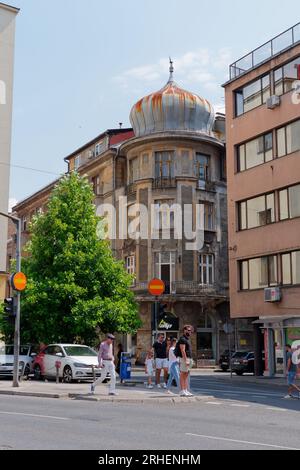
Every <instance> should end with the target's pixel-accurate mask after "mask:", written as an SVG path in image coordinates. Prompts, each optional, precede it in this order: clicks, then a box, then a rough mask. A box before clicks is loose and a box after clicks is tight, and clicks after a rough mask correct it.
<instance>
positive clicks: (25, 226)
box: [22, 215, 27, 232]
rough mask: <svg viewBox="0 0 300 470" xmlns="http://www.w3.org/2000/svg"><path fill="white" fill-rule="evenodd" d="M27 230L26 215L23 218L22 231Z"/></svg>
mask: <svg viewBox="0 0 300 470" xmlns="http://www.w3.org/2000/svg"><path fill="white" fill-rule="evenodd" d="M26 230H27V217H26V215H24V216H23V217H22V231H23V232H26Z"/></svg>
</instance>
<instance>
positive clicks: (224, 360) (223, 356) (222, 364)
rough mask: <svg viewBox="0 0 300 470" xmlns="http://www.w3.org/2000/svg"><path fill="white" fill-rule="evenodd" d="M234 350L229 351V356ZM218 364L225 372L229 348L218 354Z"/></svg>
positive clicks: (227, 364) (227, 365)
mask: <svg viewBox="0 0 300 470" xmlns="http://www.w3.org/2000/svg"><path fill="white" fill-rule="evenodd" d="M233 354H234V351H231V357H232V356H233ZM219 366H220V368H221V369H222V371H223V372H226V371H227V370H228V369H229V349H225V351H224V352H223V354H221V356H220V360H219Z"/></svg>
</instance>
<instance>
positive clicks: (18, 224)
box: [0, 212, 21, 387]
mask: <svg viewBox="0 0 300 470" xmlns="http://www.w3.org/2000/svg"><path fill="white" fill-rule="evenodd" d="M0 215H2V216H3V217H6V218H7V219H10V220H12V222H13V223H14V224H15V225H16V228H17V240H16V265H17V266H16V268H17V272H21V219H19V218H18V217H14V216H12V215H8V214H5V213H4V212H0ZM20 315H21V292H20V291H17V302H16V318H15V333H14V371H13V387H19V353H20Z"/></svg>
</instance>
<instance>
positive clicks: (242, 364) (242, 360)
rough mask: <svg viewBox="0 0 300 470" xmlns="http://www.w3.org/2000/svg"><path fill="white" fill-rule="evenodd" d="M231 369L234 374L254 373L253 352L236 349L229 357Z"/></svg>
mask: <svg viewBox="0 0 300 470" xmlns="http://www.w3.org/2000/svg"><path fill="white" fill-rule="evenodd" d="M231 366H232V371H233V372H235V373H236V375H243V374H244V373H245V372H249V373H253V374H254V352H252V351H237V352H235V353H234V354H233V356H232V359H231Z"/></svg>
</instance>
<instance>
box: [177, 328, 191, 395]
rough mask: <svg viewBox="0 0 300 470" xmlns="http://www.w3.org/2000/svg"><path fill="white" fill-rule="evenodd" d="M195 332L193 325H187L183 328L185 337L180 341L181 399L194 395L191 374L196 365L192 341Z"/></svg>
mask: <svg viewBox="0 0 300 470" xmlns="http://www.w3.org/2000/svg"><path fill="white" fill-rule="evenodd" d="M193 332H194V328H193V327H192V326H191V325H185V326H184V327H183V336H181V338H180V339H179V341H178V346H179V351H178V352H179V368H180V389H181V392H180V396H181V397H192V396H193V394H192V393H191V392H190V391H189V374H190V371H191V369H192V367H193V364H194V362H193V359H192V346H191V341H190V339H191V335H192V333H193Z"/></svg>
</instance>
